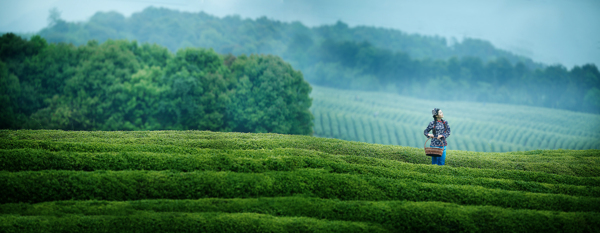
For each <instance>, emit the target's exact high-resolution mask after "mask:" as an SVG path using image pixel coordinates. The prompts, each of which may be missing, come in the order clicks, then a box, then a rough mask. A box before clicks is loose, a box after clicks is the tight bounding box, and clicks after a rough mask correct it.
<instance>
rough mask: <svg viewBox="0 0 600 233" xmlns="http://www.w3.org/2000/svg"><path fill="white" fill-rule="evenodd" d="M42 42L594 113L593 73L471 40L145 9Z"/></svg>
mask: <svg viewBox="0 0 600 233" xmlns="http://www.w3.org/2000/svg"><path fill="white" fill-rule="evenodd" d="M38 34H39V35H40V36H41V37H43V38H45V39H46V40H47V41H48V42H66V43H72V44H75V45H85V44H86V43H88V41H89V40H97V41H99V42H103V41H105V40H108V39H129V40H136V41H138V42H142V43H144V42H148V43H155V44H159V45H162V46H165V47H167V48H168V49H169V50H170V51H172V52H175V51H177V50H179V49H182V48H187V47H202V48H212V49H214V51H216V52H217V53H221V54H232V55H233V56H239V55H242V54H246V55H247V54H273V55H276V56H280V57H281V58H283V60H285V61H286V62H289V63H290V64H291V65H292V66H293V67H294V68H295V69H298V70H299V71H301V72H302V73H303V75H304V77H305V79H306V80H307V81H308V82H309V83H311V84H315V85H321V86H326V87H335V88H343V89H354V90H374V91H387V92H391V93H398V94H401V95H405V96H412V97H418V98H425V99H439V94H438V93H439V92H440V91H442V90H443V93H444V94H443V96H442V98H443V99H444V100H457V101H476V102H483V103H486V102H493V103H507V104H519V105H526V106H539V107H548V108H557V109H566V110H572V111H580V112H589V113H599V112H600V72H599V71H598V68H597V66H596V65H595V64H582V65H580V66H574V67H572V68H570V69H569V68H567V67H564V66H563V65H560V64H550V65H547V64H541V63H536V62H534V61H532V60H531V59H530V58H526V57H523V56H519V55H515V54H512V53H510V52H507V51H504V50H501V49H497V48H495V47H494V46H493V45H492V44H491V43H490V42H488V41H485V40H480V39H474V38H465V39H464V40H462V41H448V40H447V39H445V38H442V37H438V36H423V35H417V34H407V33H404V32H402V31H399V30H392V29H385V28H376V27H368V26H357V27H349V26H348V25H347V24H345V23H344V22H341V21H338V22H337V23H336V24H333V25H322V26H317V27H307V26H305V25H303V24H302V23H300V22H291V23H287V22H280V21H276V20H270V19H268V18H266V17H261V18H257V19H242V18H241V17H239V16H227V17H223V18H219V17H215V16H211V15H208V14H206V13H203V12H200V13H187V12H180V11H176V10H170V9H164V8H154V7H149V8H146V9H145V10H143V11H142V12H138V13H134V14H133V15H132V16H131V17H125V16H123V15H121V14H119V13H116V12H98V13H96V14H95V15H94V16H92V17H91V18H90V20H89V21H86V22H67V21H65V20H63V19H61V18H60V15H59V14H54V17H53V18H52V20H51V22H50V24H49V25H48V27H46V28H44V29H42V30H41V31H40V32H39V33H38Z"/></svg>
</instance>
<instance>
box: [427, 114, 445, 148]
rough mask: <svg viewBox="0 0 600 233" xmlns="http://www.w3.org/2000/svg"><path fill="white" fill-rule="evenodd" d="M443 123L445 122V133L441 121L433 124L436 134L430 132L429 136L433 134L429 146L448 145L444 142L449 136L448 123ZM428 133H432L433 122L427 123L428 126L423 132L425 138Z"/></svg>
mask: <svg viewBox="0 0 600 233" xmlns="http://www.w3.org/2000/svg"><path fill="white" fill-rule="evenodd" d="M442 120H443V119H442ZM444 122H446V130H445V131H444V123H442V121H436V122H435V131H436V133H433V132H431V134H433V137H434V138H432V139H431V145H430V146H432V147H433V146H447V145H448V142H446V138H447V137H449V136H450V125H449V124H448V121H444ZM429 131H433V121H432V122H429V125H427V128H426V129H425V131H424V132H423V134H424V135H425V137H427V134H428V133H429ZM438 135H442V139H441V140H440V139H437V136H438Z"/></svg>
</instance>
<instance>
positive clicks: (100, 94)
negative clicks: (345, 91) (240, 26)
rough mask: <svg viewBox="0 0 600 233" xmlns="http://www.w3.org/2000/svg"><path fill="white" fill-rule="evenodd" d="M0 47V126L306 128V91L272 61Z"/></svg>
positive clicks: (191, 53) (145, 48) (132, 45)
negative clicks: (1, 109)
mask: <svg viewBox="0 0 600 233" xmlns="http://www.w3.org/2000/svg"><path fill="white" fill-rule="evenodd" d="M0 46H1V47H0V58H1V59H0V107H2V108H3V109H5V111H3V112H2V114H0V128H5V129H19V128H29V129H63V130H158V129H175V130H181V129H183V130H212V131H231V130H236V131H242V132H277V133H287V134H312V114H311V113H310V112H309V111H308V108H309V107H310V105H311V99H310V98H309V96H308V95H309V93H310V91H311V88H310V86H309V85H308V83H306V82H305V81H304V79H303V76H302V74H301V73H300V72H298V71H295V70H294V69H293V68H292V67H291V66H290V65H289V64H287V63H285V62H284V61H283V60H281V59H280V58H278V57H274V56H256V55H253V56H250V57H246V56H242V57H240V59H236V58H235V57H233V56H222V55H219V54H217V53H216V52H214V51H213V50H212V49H210V50H208V49H198V48H186V49H182V50H179V51H178V52H177V54H175V55H173V54H171V53H170V52H169V51H168V50H167V49H166V48H164V47H160V46H157V45H149V44H143V45H141V46H140V45H138V44H137V42H135V41H132V42H129V41H113V40H107V41H106V42H104V43H102V44H98V43H97V42H96V41H89V42H88V43H87V44H86V45H85V46H79V47H75V46H73V45H66V44H62V43H59V44H49V45H47V44H46V42H45V40H44V39H42V38H41V37H39V36H34V37H32V39H31V40H30V41H27V40H24V39H21V38H20V37H18V36H15V35H14V34H5V35H3V36H2V37H0Z"/></svg>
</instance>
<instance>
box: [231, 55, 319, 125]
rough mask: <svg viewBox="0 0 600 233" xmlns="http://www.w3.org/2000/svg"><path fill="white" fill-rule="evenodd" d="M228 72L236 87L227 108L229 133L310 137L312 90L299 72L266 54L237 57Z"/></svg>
mask: <svg viewBox="0 0 600 233" xmlns="http://www.w3.org/2000/svg"><path fill="white" fill-rule="evenodd" d="M230 69H231V70H232V75H233V77H234V79H235V80H237V85H238V88H236V89H235V93H234V98H233V101H232V103H231V105H230V106H229V107H228V113H229V115H230V116H231V120H229V121H228V122H231V124H230V125H231V130H233V131H236V132H262V133H266V132H273V133H289V134H306V135H311V134H312V126H313V124H312V120H313V116H312V114H311V113H310V112H309V110H308V109H309V107H310V106H311V104H312V100H311V99H310V98H309V96H308V95H309V93H310V92H311V90H312V89H311V87H310V85H308V83H307V82H306V81H304V78H303V76H302V73H300V72H299V71H295V70H294V69H293V68H292V67H291V66H290V65H289V64H286V63H285V62H284V61H283V60H282V59H281V58H278V57H275V56H270V55H269V56H258V55H251V56H249V57H247V56H240V57H238V58H237V59H235V61H233V63H232V64H231V66H230Z"/></svg>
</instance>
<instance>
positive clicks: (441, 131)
mask: <svg viewBox="0 0 600 233" xmlns="http://www.w3.org/2000/svg"><path fill="white" fill-rule="evenodd" d="M431 113H432V114H433V121H432V122H429V125H428V126H427V128H426V129H425V131H424V132H423V134H424V135H425V137H430V138H432V139H431V147H437V148H444V152H443V153H442V156H441V157H433V156H432V157H431V164H433V165H436V164H437V165H440V166H442V165H444V163H445V162H446V146H447V145H448V143H447V142H446V138H448V136H450V125H448V122H447V121H445V120H444V119H443V118H444V113H443V112H442V110H440V109H438V108H434V109H433V111H431ZM431 130H433V134H430V133H429V131H431Z"/></svg>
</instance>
